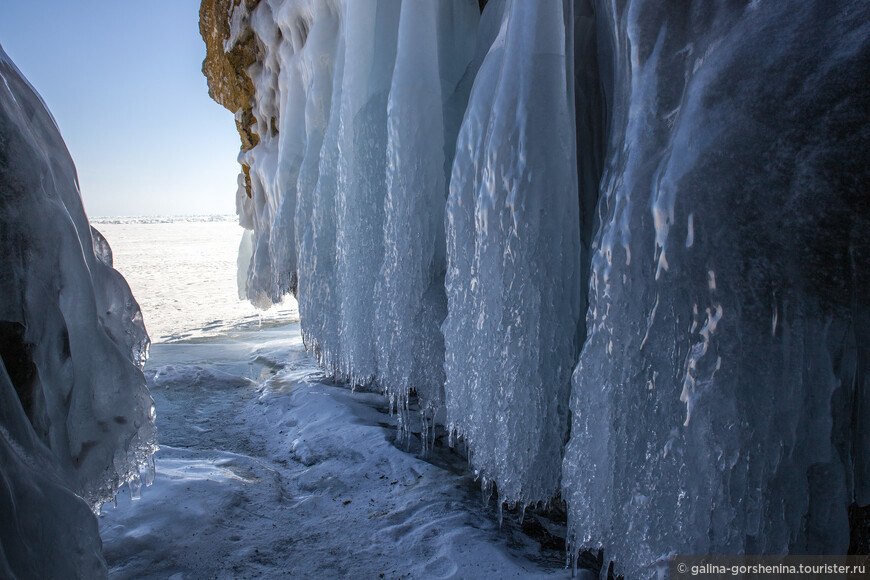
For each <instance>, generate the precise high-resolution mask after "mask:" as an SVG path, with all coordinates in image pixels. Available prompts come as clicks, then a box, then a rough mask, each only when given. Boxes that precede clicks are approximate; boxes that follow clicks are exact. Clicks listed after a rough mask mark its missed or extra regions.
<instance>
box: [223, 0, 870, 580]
mask: <svg viewBox="0 0 870 580" xmlns="http://www.w3.org/2000/svg"><path fill="white" fill-rule="evenodd" d="M485 4H486V7H485V8H484V9H483V12H482V14H480V13H479V3H478V2H476V1H474V0H452V1H441V2H437V3H436V2H431V3H430V2H412V1H407V0H406V1H404V2H401V1H399V0H359V1H357V0H352V1H351V0H344V1H342V0H262V1H260V2H257V1H254V0H250V1H248V0H245V1H243V2H241V3H238V6H237V7H235V8H231V9H230V14H228V15H227V18H228V22H229V23H230V32H229V34H228V36H227V38H226V42H225V44H224V46H223V48H219V50H223V51H231V50H236V49H237V47H238V46H241V45H240V44H239V43H241V42H243V40H242V39H248V40H244V42H247V44H246V45H245V46H246V47H248V48H246V50H251V51H255V52H256V62H255V64H254V65H252V66H251V67H249V68H247V69H246V74H248V75H249V78H250V79H251V80H252V82H253V87H254V93H253V97H252V98H251V100H250V103H249V105H250V111H251V115H250V118H252V119H253V120H254V124H253V125H252V126H251V127H250V128H247V127H241V129H242V130H243V131H246V130H248V129H250V131H251V132H252V134H254V135H256V136H257V141H256V143H253V144H251V146H250V147H248V146H246V149H245V150H244V151H243V152H242V153H241V154H240V158H239V159H240V162H241V163H242V165H243V168H244V172H243V174H242V176H241V177H240V181H239V183H240V187H239V192H238V201H239V203H238V207H239V211H240V218H241V223H242V224H243V225H244V226H245V227H247V228H248V229H250V230H252V231H253V233H252V234H251V236H252V237H251V239H252V249H251V256H252V258H251V261H250V266H249V268H248V272H247V276H246V281H245V286H246V291H247V295H248V297H249V298H250V299H251V300H252V301H253V302H255V303H257V304H260V305H266V304H268V302H270V301H276V300H279V299H280V298H281V297H282V296H283V295H284V294H286V293H288V292H293V293H295V294H296V297H297V298H298V301H299V310H300V315H301V323H302V328H303V333H304V336H305V340H306V343H307V345H308V346H309V347H310V348H312V349H313V350H314V352H315V353H316V354H317V356H318V359H319V361H320V362H321V364H322V365H323V366H324V367H325V368H326V369H327V370H328V371H330V372H331V373H333V374H334V375H336V376H337V377H339V378H342V379H345V380H348V381H350V382H351V383H353V384H357V385H369V384H373V385H375V386H377V387H378V388H380V389H382V390H383V391H385V392H386V393H387V394H388V395H389V397H390V400H391V401H392V402H393V404H395V406H396V407H397V408H398V409H399V412H400V417H402V418H404V417H405V416H406V414H407V412H408V400H409V396H410V394H411V393H412V392H413V393H416V395H417V396H418V398H419V402H420V408H421V411H422V412H423V414H424V419H425V421H426V422H427V424H431V421H432V420H437V421H439V422H441V424H443V425H444V426H445V427H447V428H448V429H449V431H450V432H451V435H456V436H458V437H461V438H463V439H464V441H465V442H466V444H467V446H468V451H469V460H470V462H471V465H472V466H473V468H474V469H475V470H476V472H477V473H478V474H479V475H480V477H481V480H482V483H483V485H484V487H490V486H491V485H494V486H495V490H496V491H497V494H498V501H499V502H502V503H506V504H507V505H509V506H514V505H519V506H522V507H525V506H527V505H531V504H536V503H539V502H548V501H550V500H552V499H554V498H559V497H560V498H561V499H562V500H564V501H565V502H566V504H567V508H568V513H569V538H568V539H569V542H570V545H571V550H572V553H574V554H576V553H577V551H578V550H581V549H587V548H592V549H594V548H598V547H601V548H604V549H605V550H606V554H607V557H608V558H612V559H613V560H615V561H616V563H617V570H618V571H621V572H624V573H627V574H629V575H630V576H650V575H654V574H655V573H656V570H657V568H658V567H659V566H662V565H666V563H667V559H668V558H669V556H670V555H671V554H674V553H781V552H790V553H841V552H845V551H846V550H847V549H848V547H849V542H850V537H849V533H850V526H855V525H857V524H856V522H854V521H852V522H850V520H849V516H848V509H849V506H850V505H857V506H866V505H867V504H870V492H868V486H870V471H868V470H870V468H868V465H870V464H868V460H870V431H868V417H870V407H868V400H870V399H868V378H867V377H868V374H867V371H866V367H867V364H868V350H867V349H868V344H870V342H868V337H867V330H866V329H867V328H868V317H870V304H868V297H870V288H868V266H870V253H868V252H870V246H868V244H870V241H868V240H870V203H868V197H867V191H866V189H867V184H868V183H870V179H868V177H870V176H868V167H870V163H868V161H870V160H868V158H867V151H868V150H870V149H868V145H870V143H868V141H870V135H868V119H867V111H868V110H870V106H868V105H870V99H868V97H870V89H868V87H867V83H866V79H867V78H870V74H868V73H870V24H868V22H870V8H868V6H867V4H866V3H865V2H860V1H856V0H812V1H797V0H794V1H782V2H762V1H758V0H752V1H749V0H746V1H737V2H683V1H677V0H673V1H666V2H660V1H653V0H630V1H625V2H607V1H605V0H575V1H570V0H554V1H552V2H550V1H548V2H526V1H523V0H490V1H489V2H487V3H485ZM251 35H253V38H254V39H255V41H251V40H250V38H251ZM212 50H214V49H212ZM219 56H220V54H218V57H219ZM210 82H213V83H216V82H217V81H215V80H214V79H211V78H210ZM215 86H217V85H216V84H215ZM234 112H236V113H237V120H241V119H245V118H248V115H247V113H246V109H244V108H243V109H239V110H238V111H234ZM572 377H573V379H572Z"/></svg>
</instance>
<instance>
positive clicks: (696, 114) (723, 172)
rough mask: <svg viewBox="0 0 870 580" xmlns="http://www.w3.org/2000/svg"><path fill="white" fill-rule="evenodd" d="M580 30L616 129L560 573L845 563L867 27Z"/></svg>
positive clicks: (851, 21) (642, 18) (859, 385)
mask: <svg viewBox="0 0 870 580" xmlns="http://www.w3.org/2000/svg"><path fill="white" fill-rule="evenodd" d="M597 8H598V12H597V17H598V18H599V19H600V20H601V21H603V22H606V23H608V24H609V27H610V30H607V31H605V33H604V34H602V36H601V39H600V41H601V42H602V43H603V47H602V48H601V50H600V54H605V55H612V58H613V63H612V67H613V70H614V74H613V78H612V80H611V81H610V82H612V84H610V85H609V86H606V94H607V95H608V98H609V99H610V102H609V104H610V106H611V108H612V111H613V113H612V115H613V116H612V127H611V130H610V139H609V146H608V155H607V161H606V170H605V174H604V177H603V181H602V187H601V196H602V198H601V201H600V205H599V216H600V219H601V226H600V229H599V231H598V233H597V235H596V238H595V247H594V251H595V253H594V256H593V259H592V272H591V297H590V299H591V301H590V309H589V312H588V331H589V339H588V341H587V342H586V344H585V346H584V348H583V351H582V354H581V356H580V360H579V364H578V366H577V368H576V371H575V373H574V388H573V395H572V402H571V409H572V412H573V425H572V430H571V440H570V442H569V444H568V446H567V450H566V452H565V462H564V470H563V478H564V496H563V497H564V498H565V500H566V501H567V503H568V506H569V509H570V515H569V532H570V534H571V538H570V539H571V541H572V543H573V546H574V549H575V550H577V549H580V548H596V547H604V548H605V549H606V550H607V553H608V555H609V556H610V557H612V558H613V559H615V560H616V562H617V570H618V571H620V572H623V573H625V574H626V575H627V576H631V577H648V576H652V575H654V574H655V572H656V568H657V567H666V566H667V558H668V557H669V555H670V554H672V553H682V554H690V553H691V554H709V553H786V552H788V553H843V552H845V550H846V549H847V548H848V546H849V523H848V519H847V517H848V516H847V508H848V506H849V504H850V503H851V502H853V501H856V500H857V501H860V502H862V503H866V501H867V498H866V496H864V495H863V494H865V493H866V489H867V485H868V482H870V480H868V479H867V475H866V462H867V459H868V457H870V448H868V446H867V445H866V441H867V435H866V422H865V421H864V420H863V419H862V417H864V416H865V415H866V410H867V407H866V403H865V402H863V401H865V400H866V392H867V386H868V385H867V382H866V381H867V379H866V378H865V377H864V376H862V372H861V371H860V370H859V369H861V368H863V367H864V365H866V364H867V359H866V349H865V348H864V347H862V346H860V345H861V344H862V342H864V341H862V339H861V338H860V336H861V335H862V334H866V333H865V332H864V330H862V328H863V325H862V323H861V321H862V319H866V316H867V312H868V311H867V307H868V304H867V296H868V290H870V289H868V287H867V280H866V276H867V274H866V272H867V268H868V260H867V258H868V253H867V252H868V245H867V244H868V242H867V239H868V238H867V235H866V234H867V233H868V232H870V227H868V226H870V223H868V218H870V211H868V210H870V207H868V204H867V200H866V191H862V187H864V188H866V184H867V183H870V180H868V177H870V175H868V172H867V167H868V166H867V163H866V161H867V160H866V156H865V159H863V160H862V159H860V155H858V156H856V155H855V152H856V151H866V150H867V149H866V148H867V143H868V140H867V139H868V135H867V130H866V128H867V124H866V123H867V121H866V114H867V113H866V112H867V110H868V109H867V106H868V100H867V89H866V87H865V88H862V87H860V86H859V84H860V83H861V82H862V81H859V80H858V79H859V78H866V77H867V74H868V70H870V69H868V57H867V55H868V39H870V34H868V26H867V22H868V20H867V16H868V13H867V9H866V6H864V7H863V8H860V9H859V7H858V6H857V5H855V4H854V3H850V2H843V1H835V2H827V1H825V2H777V3H758V2H751V3H731V4H710V3H697V4H693V5H692V6H691V8H687V7H686V6H685V5H684V4H683V3H678V2H671V3H664V4H662V3H661V2H652V1H635V2H631V3H628V4H626V5H624V6H619V7H616V8H613V7H611V6H610V5H606V3H603V2H600V3H598V7H597ZM614 10H615V11H614ZM856 10H857V12H859V13H861V14H862V16H860V17H859V16H858V14H855V13H852V12H854V11H856ZM850 13H852V14H850ZM819 47H824V49H820V48H819ZM862 126H863V129H862V128H861V127H862ZM861 183H863V184H864V185H863V186H862V185H861Z"/></svg>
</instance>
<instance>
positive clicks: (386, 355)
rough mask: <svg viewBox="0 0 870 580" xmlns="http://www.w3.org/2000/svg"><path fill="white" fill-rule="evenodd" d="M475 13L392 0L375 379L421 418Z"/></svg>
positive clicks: (434, 368)
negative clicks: (413, 395)
mask: <svg viewBox="0 0 870 580" xmlns="http://www.w3.org/2000/svg"><path fill="white" fill-rule="evenodd" d="M478 18H479V11H478V8H477V6H476V5H475V4H474V3H472V2H467V1H466V0H450V1H443V2H405V3H404V4H402V9H401V17H400V22H399V37H398V51H397V55H398V56H397V59H396V65H395V69H394V72H393V78H392V84H391V88H390V94H389V101H388V104H387V117H388V118H387V131H388V133H387V150H386V154H387V157H386V162H387V165H386V172H385V178H386V187H387V190H386V200H385V203H384V259H383V264H382V266H381V269H380V276H379V278H378V281H377V284H376V286H375V291H374V296H375V302H376V310H375V321H374V324H375V328H376V329H377V330H376V346H377V362H378V383H379V384H380V385H381V387H382V388H384V389H385V390H386V392H387V393H388V395H389V397H390V400H391V401H392V402H394V403H395V404H396V405H397V406H398V407H399V408H400V418H402V419H404V407H405V406H406V405H407V401H408V394H409V392H410V390H411V389H412V388H413V389H415V390H416V392H417V394H418V395H419V397H420V401H421V404H422V405H423V407H424V408H427V416H431V414H432V413H433V412H434V411H435V409H437V408H438V407H440V406H441V405H442V403H443V400H442V399H443V396H442V391H443V385H444V338H443V336H442V334H441V328H440V327H441V323H442V322H443V321H444V317H445V316H446V314H447V298H446V295H445V292H444V271H445V268H446V257H445V244H446V242H445V238H444V205H445V203H446V200H447V182H448V172H449V171H450V169H449V168H450V162H451V161H452V159H453V148H454V144H455V142H456V133H457V131H458V129H459V122H460V120H461V112H462V110H464V106H465V100H466V99H467V92H465V91H463V89H462V88H460V87H458V84H459V81H460V79H461V78H462V76H463V74H464V73H465V71H466V69H467V67H468V65H469V63H470V61H471V58H472V56H473V54H474V47H475V34H476V31H477V21H478Z"/></svg>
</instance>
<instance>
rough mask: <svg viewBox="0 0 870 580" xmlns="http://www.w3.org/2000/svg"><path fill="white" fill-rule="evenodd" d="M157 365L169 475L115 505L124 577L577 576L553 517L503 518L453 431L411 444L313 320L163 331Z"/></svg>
mask: <svg viewBox="0 0 870 580" xmlns="http://www.w3.org/2000/svg"><path fill="white" fill-rule="evenodd" d="M146 375H147V376H148V381H149V386H150V387H151V389H152V393H153V394H154V399H155V401H156V402H157V406H158V408H159V409H160V412H159V414H158V419H157V425H158V427H159V428H160V433H161V449H160V451H159V452H158V453H157V465H158V472H157V478H156V480H155V482H154V485H153V486H151V487H150V488H149V489H148V491H147V493H143V495H142V499H141V500H139V501H136V502H131V501H130V500H129V499H128V497H127V495H126V494H124V493H123V492H122V494H121V495H120V496H119V501H118V508H117V509H113V508H112V507H111V506H110V505H106V506H103V510H102V514H101V517H100V528H101V535H102V538H103V546H104V553H105V556H106V559H107V561H108V563H109V569H110V577H112V578H118V579H122V578H175V579H177V580H183V579H195V578H256V577H263V578H379V577H381V578H387V579H398V578H408V577H411V578H494V579H495V578H566V579H567V578H569V577H570V573H569V571H568V570H566V569H565V568H564V552H563V551H562V546H561V542H560V541H559V540H558V539H557V538H555V537H552V536H550V535H549V534H548V533H547V532H545V531H544V526H551V525H554V524H553V523H551V522H548V521H547V520H544V519H541V520H538V519H536V518H537V516H535V515H533V514H527V516H526V521H525V522H524V525H522V526H521V525H519V524H518V523H517V522H515V521H512V520H510V519H509V518H506V520H505V523H504V525H503V526H502V527H501V528H500V527H499V524H498V519H497V511H496V509H495V506H494V505H492V504H490V505H489V506H488V507H486V506H484V505H483V504H482V503H481V501H480V492H479V490H478V488H477V487H476V485H475V484H474V482H473V481H472V479H471V478H470V477H469V476H468V475H467V474H465V473H464V470H463V469H462V463H461V461H462V460H461V458H460V457H459V456H457V455H455V454H453V453H451V452H450V451H449V450H448V449H447V448H446V446H444V444H443V438H442V440H439V441H438V443H437V445H436V449H435V451H432V452H430V454H429V455H428V457H429V459H430V460H429V461H425V460H423V459H421V458H419V457H417V456H415V455H414V454H413V453H409V452H407V451H406V450H405V448H404V443H403V442H401V441H399V442H397V441H396V436H397V429H396V423H395V420H394V419H391V418H390V417H389V415H388V414H387V400H386V398H385V397H383V396H381V395H376V394H373V393H361V392H356V393H353V392H351V391H350V390H348V389H347V388H344V387H342V386H339V385H335V384H333V383H332V381H330V380H328V379H327V377H326V376H325V375H324V374H323V372H322V371H321V370H320V369H318V367H317V365H316V361H315V360H314V358H313V357H312V356H310V355H308V354H306V353H305V351H304V347H303V345H302V339H301V335H300V332H299V325H298V324H293V325H290V326H284V327H273V328H270V329H267V330H263V331H259V332H257V331H253V330H245V331H241V332H232V333H230V334H229V335H228V336H226V337H222V338H212V339H209V340H206V341H197V342H195V343H192V342H175V343H168V344H156V345H155V346H154V347H153V349H152V355H151V358H150V360H149V363H148V368H147V369H146ZM416 430H417V429H416V427H415V431H416ZM415 447H416V448H419V444H415ZM526 530H535V531H536V533H533V534H531V535H530V534H529V533H526ZM554 531H557V530H554ZM563 532H564V527H563V528H562V529H561V533H563ZM557 533H560V532H559V531H557ZM542 543H543V544H545V545H546V547H542V545H541V544H542ZM580 577H581V578H585V576H582V575H581V576H580Z"/></svg>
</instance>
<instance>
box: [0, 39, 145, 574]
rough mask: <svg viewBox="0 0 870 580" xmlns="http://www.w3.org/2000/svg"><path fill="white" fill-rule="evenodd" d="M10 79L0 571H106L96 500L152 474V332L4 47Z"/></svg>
mask: <svg viewBox="0 0 870 580" xmlns="http://www.w3.org/2000/svg"><path fill="white" fill-rule="evenodd" d="M0 77H2V80H3V83H2V85H0V204H2V211H0V243H2V252H0V276H2V284H0V296H2V298H0V358H2V365H0V396H2V406H0V418H2V422H0V440H2V444H0V447H2V450H0V453H2V454H3V461H2V462H0V466H2V467H0V470H2V471H0V473H2V476H3V477H0V480H2V483H0V503H2V505H3V518H2V523H0V540H2V546H0V547H2V549H0V571H3V572H4V575H10V576H13V575H16V576H17V575H20V576H23V577H73V576H80V577H93V576H94V575H99V574H100V573H101V572H100V570H103V571H102V574H105V571H104V567H105V564H104V562H103V561H102V556H101V555H100V542H99V538H98V536H97V526H96V520H95V519H94V517H93V514H92V513H90V511H89V509H88V507H89V506H90V508H93V509H96V508H98V507H99V505H100V504H102V503H103V502H106V501H110V500H111V499H112V498H113V497H114V495H115V493H116V492H117V490H118V488H119V487H120V486H121V485H122V484H124V483H126V482H130V483H131V489H133V488H137V487H138V485H139V483H140V481H141V480H140V477H144V478H146V479H147V477H148V474H149V473H151V471H152V470H153V463H152V460H151V454H152V453H153V451H154V448H155V443H156V433H155V430H154V426H153V409H152V401H151V397H150V396H149V394H148V390H147V388H146V387H145V379H144V376H143V375H142V365H143V364H144V362H145V357H146V356H147V348H148V336H147V334H146V332H145V327H144V325H143V323H142V316H141V313H140V312H139V307H138V305H137V304H136V301H135V300H134V299H133V297H132V295H131V294H130V289H129V287H128V286H127V284H126V282H124V279H123V278H122V277H121V276H120V274H118V272H116V271H115V270H114V269H112V257H111V249H110V248H109V245H108V243H107V242H106V241H105V240H104V239H103V238H102V236H100V235H99V233H98V232H96V230H94V231H93V233H92V230H91V228H90V226H89V225H88V221H87V218H86V216H85V214H84V210H83V208H82V204H81V199H80V197H79V191H78V183H77V178H76V173H75V167H74V165H73V163H72V160H71V159H70V157H69V153H68V152H67V150H66V147H65V145H64V143H63V140H62V139H61V137H60V134H59V133H58V130H57V126H56V125H55V122H54V119H53V118H52V117H51V115H50V114H49V112H48V111H47V110H46V108H45V105H44V104H43V102H42V100H41V98H40V97H39V95H38V94H37V93H36V92H35V91H34V89H33V88H32V87H31V86H30V85H29V84H28V83H27V81H26V80H25V79H24V78H23V76H22V75H21V73H20V72H19V71H18V70H17V69H16V68H15V65H14V64H13V63H12V62H11V61H10V60H9V58H8V57H7V56H6V54H5V53H4V52H2V50H0ZM140 470H145V471H146V473H145V474H141V475H140ZM77 496H78V497H77Z"/></svg>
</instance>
